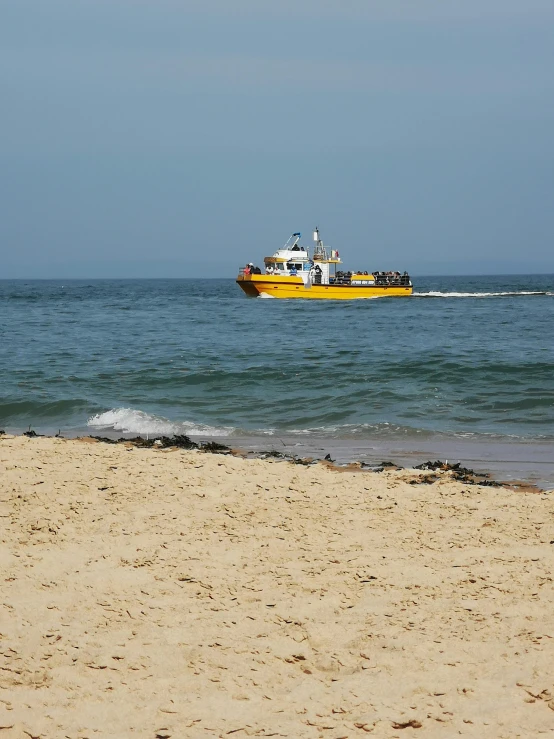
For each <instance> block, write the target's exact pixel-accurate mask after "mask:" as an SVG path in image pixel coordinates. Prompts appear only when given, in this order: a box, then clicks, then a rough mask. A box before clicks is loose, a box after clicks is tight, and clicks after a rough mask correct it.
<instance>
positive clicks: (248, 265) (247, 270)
mask: <svg viewBox="0 0 554 739" xmlns="http://www.w3.org/2000/svg"><path fill="white" fill-rule="evenodd" d="M242 273H243V274H244V275H249V274H252V270H251V269H250V264H247V265H246V267H245V268H244V269H243V270H242Z"/></svg>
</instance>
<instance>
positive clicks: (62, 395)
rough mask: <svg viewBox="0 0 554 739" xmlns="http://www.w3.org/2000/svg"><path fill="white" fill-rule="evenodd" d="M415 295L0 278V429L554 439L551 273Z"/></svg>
mask: <svg viewBox="0 0 554 739" xmlns="http://www.w3.org/2000/svg"><path fill="white" fill-rule="evenodd" d="M415 285H416V288H415V295H414V296H412V297H411V298H383V299H375V300H357V301H338V302H333V301H308V300H306V301H303V300H296V301H295V300H290V301H289V300H264V299H259V298H258V299H248V298H246V297H245V296H244V295H243V294H242V292H241V291H240V289H239V288H238V287H237V286H236V285H235V283H234V280H230V279H229V280H98V281H90V280H84V281H80V280H74V281H23V280H19V281H0V377H1V383H0V428H3V429H5V430H7V431H20V430H22V429H26V428H27V427H28V426H29V425H32V427H33V428H34V429H35V430H37V431H45V432H51V431H57V430H58V429H62V431H65V432H68V433H71V432H77V431H82V430H83V429H86V428H88V429H89V430H90V429H94V430H95V432H100V431H106V430H112V431H113V430H115V431H121V432H129V433H145V434H155V433H171V432H186V433H189V434H208V435H213V436H230V437H231V438H232V437H233V436H241V435H244V434H245V433H248V434H250V435H252V434H254V435H256V434H257V435H275V434H293V435H294V434H297V435H299V436H304V437H305V436H309V435H313V436H315V437H318V438H324V439H326V438H342V439H344V438H356V439H357V440H359V439H364V438H368V439H374V438H391V439H410V438H436V437H437V435H438V436H440V437H444V438H450V437H459V438H471V439H474V440H480V439H482V440H490V439H493V438H494V439H500V440H502V439H520V440H524V441H526V442H530V441H547V442H548V441H553V440H554V276H553V275H546V276H544V275H542V276H509V277H506V276H497V277H432V278H431V277H428V278H423V277H421V278H416V279H415Z"/></svg>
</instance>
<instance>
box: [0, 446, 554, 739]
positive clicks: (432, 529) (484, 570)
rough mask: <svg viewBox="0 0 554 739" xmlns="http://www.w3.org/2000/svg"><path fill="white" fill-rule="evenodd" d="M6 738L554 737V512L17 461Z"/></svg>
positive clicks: (383, 486) (299, 470)
mask: <svg viewBox="0 0 554 739" xmlns="http://www.w3.org/2000/svg"><path fill="white" fill-rule="evenodd" d="M0 475H1V477H0V542H1V544H0V573H1V580H0V583H1V595H0V739H15V738H16V737H17V739H28V737H48V738H49V739H50V738H52V739H58V737H70V738H71V739H78V738H81V739H82V738H84V737H89V738H90V739H93V738H94V737H110V738H114V737H115V738H116V739H121V738H124V737H145V738H149V739H154V737H204V736H206V737H210V736H214V737H228V736H229V737H235V736H236V737H241V736H276V737H280V736H283V737H314V738H316V737H325V738H326V739H338V737H364V736H373V737H401V738H404V737H406V739H409V737H421V738H422V739H423V737H444V738H450V737H454V736H459V735H461V736H467V737H478V738H479V739H481V738H485V737H491V738H492V737H494V739H498V738H500V737H516V736H519V737H535V736H538V735H539V734H543V735H546V736H554V594H553V588H552V577H553V576H552V562H553V555H554V544H553V543H551V542H552V541H553V540H554V494H541V493H521V492H513V491H510V490H506V489H493V488H485V487H479V486H471V487H468V486H467V485H464V484H463V483H457V482H453V481H451V480H450V479H449V476H448V474H445V475H443V479H441V480H440V481H439V482H436V483H434V484H432V485H426V484H415V485H412V484H409V480H414V479H416V480H417V479H419V477H418V473H414V472H411V471H406V470H405V471H395V472H383V473H380V474H375V473H371V472H364V473H361V472H360V473H356V472H338V471H335V470H332V469H329V468H326V467H324V466H323V465H317V466H314V467H308V468H306V467H299V466H297V465H293V464H291V463H289V462H282V461H279V462H272V461H262V460H248V459H242V458H236V457H223V456H219V455H212V454H205V453H201V452H184V451H166V450H163V451H162V450H149V449H137V448H132V447H131V448H127V447H125V446H122V445H117V446H111V445H106V444H102V443H90V442H89V443H87V442H84V441H76V440H72V441H65V440H63V439H50V438H38V439H27V438H24V437H17V438H13V437H3V438H1V439H0Z"/></svg>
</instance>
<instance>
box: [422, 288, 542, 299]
mask: <svg viewBox="0 0 554 739" xmlns="http://www.w3.org/2000/svg"><path fill="white" fill-rule="evenodd" d="M517 295H554V293H551V292H546V291H545V290H520V291H518V292H499V293H456V292H452V293H443V292H437V291H434V290H432V291H430V292H428V293H413V295H412V297H414V298H503V297H510V296H517Z"/></svg>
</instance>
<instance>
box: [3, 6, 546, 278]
mask: <svg viewBox="0 0 554 739" xmlns="http://www.w3.org/2000/svg"><path fill="white" fill-rule="evenodd" d="M553 69H554V3H553V2H552V0H525V2H523V1H522V0H457V1H456V2H453V1H452V2H451V1H449V0H402V1H399V0H341V1H340V2H339V1H338V0H333V1H332V0H275V1H274V2H266V1H265V0H233V1H232V2H230V1H229V0H48V2H45V1H44V0H0V100H1V106H0V203H1V208H0V278H1V277H4V278H16V277H21V278H27V279H28V278H43V277H44V278H54V277H61V278H70V277H85V278H98V277H197V276H203V277H209V276H213V277H234V276H235V275H236V272H237V268H238V267H239V266H240V265H243V264H244V263H245V262H247V261H252V262H255V263H260V262H261V261H262V259H263V257H264V256H267V255H269V254H271V253H273V252H274V251H275V250H276V249H277V248H279V247H280V246H281V245H282V244H283V243H284V242H285V241H286V240H287V238H288V236H289V234H290V233H292V232H293V231H301V232H302V233H303V235H304V237H305V239H304V241H305V243H306V244H309V243H310V238H311V231H312V229H313V228H314V226H316V225H317V226H319V228H320V231H321V234H322V237H323V239H324V241H325V242H326V243H328V244H330V245H331V246H332V247H333V248H337V249H339V250H340V251H341V256H342V257H343V259H344V260H345V266H346V267H348V266H351V267H356V268H362V269H365V268H367V269H375V268H378V269H384V270H388V269H394V270H396V269H398V270H400V271H404V270H405V269H406V270H408V271H409V272H410V273H411V274H414V275H417V274H421V275H423V274H425V275H427V274H490V273H496V274H507V273H508V274H509V273H516V272H525V273H533V272H546V273H554V248H553V239H554V207H553V204H554V75H553V74H552V70H553Z"/></svg>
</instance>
